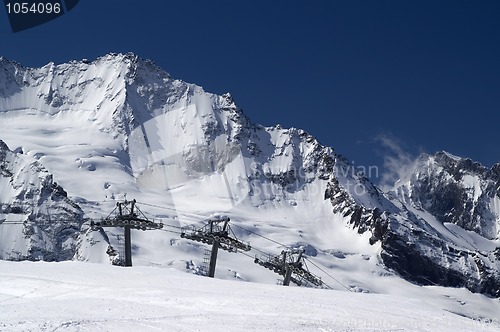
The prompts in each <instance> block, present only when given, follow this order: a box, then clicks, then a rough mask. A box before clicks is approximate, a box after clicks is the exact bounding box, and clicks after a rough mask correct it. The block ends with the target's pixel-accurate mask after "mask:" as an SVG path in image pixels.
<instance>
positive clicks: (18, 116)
mask: <svg viewBox="0 0 500 332" xmlns="http://www.w3.org/2000/svg"><path fill="white" fill-rule="evenodd" d="M0 139H1V140H3V141H4V142H6V143H7V145H8V146H9V147H10V148H11V149H12V150H11V151H9V150H8V149H7V148H6V147H4V149H3V150H5V151H6V155H8V156H9V157H8V158H7V159H8V160H9V161H7V163H6V166H5V168H6V169H13V168H12V167H14V166H12V165H13V163H15V162H14V161H13V160H14V159H16V158H17V159H19V160H24V162H25V163H33V162H36V164H37V165H43V166H40V169H43V170H44V171H39V172H33V173H29V174H30V175H29V178H30V179H32V178H33V179H35V178H39V177H40V176H42V175H43V174H44V173H43V172H49V173H50V174H53V179H55V181H57V183H58V184H59V185H60V186H61V187H57V188H60V189H58V191H57V192H59V191H60V192H64V193H66V194H64V197H65V200H64V202H66V201H67V202H68V203H67V204H68V206H72V207H73V208H74V209H75V210H74V213H76V212H78V211H79V214H78V213H77V215H78V218H76V219H77V220H78V221H77V224H76V225H75V226H76V231H75V232H73V233H71V238H72V239H73V240H74V241H76V242H72V243H76V244H75V247H74V248H73V247H72V248H73V251H71V253H73V255H72V256H71V254H69V252H68V254H67V255H60V251H56V250H54V251H53V257H52V258H51V259H55V260H65V259H70V258H71V257H72V258H73V259H75V260H84V261H90V262H110V261H116V255H117V253H118V252H120V247H121V246H123V235H122V231H121V230H120V229H111V230H109V231H108V230H106V233H104V232H103V231H102V230H101V231H93V230H92V229H90V228H89V223H88V222H83V220H84V217H85V218H91V219H99V218H103V217H106V216H107V215H108V214H109V213H110V212H111V211H112V210H113V208H114V207H115V205H116V202H117V201H118V200H122V199H124V198H125V197H127V198H131V199H132V198H135V199H137V200H138V201H139V203H138V204H139V205H140V206H141V209H142V210H143V211H144V212H146V214H148V215H149V216H151V217H154V218H157V219H161V220H162V222H164V223H165V224H166V225H169V226H167V227H174V228H170V230H171V231H173V232H168V230H169V228H166V229H165V230H164V231H146V232H139V231H133V234H132V238H133V256H134V264H139V265H159V266H167V267H175V268H178V269H181V270H188V271H191V272H195V273H198V271H199V265H201V263H202V260H203V252H204V250H205V249H206V247H205V246H203V245H201V244H198V243H193V242H191V241H188V240H185V239H180V238H179V236H178V235H176V234H175V230H178V228H175V227H186V226H190V225H195V226H200V225H201V222H202V221H203V220H204V219H205V218H206V217H207V216H209V215H211V214H214V213H224V214H227V215H229V216H230V217H231V219H232V222H233V223H234V225H237V226H239V227H234V231H235V233H236V236H237V237H238V238H241V239H243V240H246V241H250V242H251V243H252V247H254V248H258V249H259V254H260V253H262V252H265V253H275V254H278V253H279V252H280V251H281V250H282V249H283V246H286V247H288V248H299V247H301V248H305V250H306V255H307V256H308V257H309V258H311V259H314V262H316V264H318V267H320V266H322V267H323V268H321V270H319V269H316V270H315V271H314V272H315V273H317V274H322V277H323V278H328V275H330V277H331V275H332V274H334V275H335V280H334V281H331V280H330V281H331V283H333V284H334V285H333V287H334V288H340V289H343V288H344V287H345V288H348V289H350V290H352V291H362V292H377V291H383V290H386V289H387V288H386V287H383V286H381V285H386V284H387V283H391V282H394V278H398V277H397V276H398V275H400V276H402V277H404V278H406V279H408V280H411V281H413V282H416V283H418V284H423V285H433V284H437V285H443V286H458V287H467V288H468V289H470V290H472V291H474V292H482V293H485V294H489V295H493V296H497V297H498V296H499V293H498V290H499V289H500V277H499V275H498V273H499V272H498V271H499V270H500V266H499V263H498V262H499V258H498V255H499V254H498V252H499V250H500V249H498V248H499V246H500V242H499V239H498V237H499V235H498V234H499V233H498V230H499V229H500V228H499V222H500V219H499V214H498V206H499V205H498V197H499V196H498V171H495V169H497V168H498V167H497V168H492V169H491V170H486V169H484V168H483V167H481V166H479V165H477V164H474V163H472V162H468V161H466V160H461V159H458V158H453V157H450V158H449V159H450V160H449V161H447V162H445V159H446V158H448V157H447V156H448V155H446V154H437V155H436V156H433V157H431V156H427V157H425V156H424V157H422V158H420V159H419V162H418V163H417V164H416V166H415V169H414V171H413V173H412V174H408V176H407V178H405V179H401V180H400V181H399V182H398V183H397V184H396V185H395V187H394V189H393V191H391V192H389V193H382V192H381V191H380V190H379V189H378V188H376V187H375V186H374V185H373V184H372V183H370V181H369V180H368V179H367V178H366V177H365V176H364V175H363V174H360V173H358V172H356V171H355V170H354V169H353V167H352V165H351V164H350V163H349V161H348V160H346V159H345V158H344V157H342V156H339V155H337V154H336V153H334V151H333V150H332V149H331V148H329V147H325V146H322V145H321V144H320V143H319V142H318V141H317V140H316V139H315V138H314V137H313V136H311V135H309V134H308V133H306V132H304V131H303V130H300V129H295V128H290V129H284V128H281V126H275V127H263V126H260V125H257V124H255V123H253V122H252V121H251V120H250V119H248V118H247V117H246V116H245V115H244V114H243V112H242V111H241V109H239V108H238V107H237V106H236V104H235V103H234V101H233V100H232V98H231V96H230V95H229V94H225V95H222V96H218V95H215V94H211V93H207V92H205V91H204V90H203V89H202V88H201V87H199V86H196V85H193V84H188V83H185V82H183V81H180V80H176V79H173V78H172V77H170V75H168V74H167V73H166V72H164V71H163V70H162V69H160V68H158V67H157V66H156V65H155V64H154V63H153V62H151V61H148V60H143V59H140V58H139V57H137V56H136V55H133V54H109V55H106V56H104V57H101V58H99V59H97V60H95V61H92V62H90V61H87V60H83V61H79V62H78V61H73V62H70V63H67V64H60V65H55V64H53V63H50V64H48V65H46V66H44V67H42V68H25V67H23V66H21V65H20V64H17V63H15V62H12V61H9V60H7V59H4V58H0ZM12 151H16V152H15V153H14V152H12ZM9 158H10V159H9ZM426 158H427V159H426ZM4 159H5V158H4ZM425 159H426V160H427V161H426V160H425ZM446 160H448V159H446ZM19 163H21V162H20V161H19ZM19 167H21V166H16V169H17V168H19ZM2 170H3V168H2ZM45 170H46V171H45ZM2 172H4V171H2ZM9 172H10V173H9ZM9 172H7V173H5V172H4V173H5V174H4V173H2V176H3V177H4V180H2V181H3V182H2V188H3V186H8V185H7V184H8V183H12V181H17V180H15V179H14V177H13V174H14V173H15V172H14V171H13V170H11V171H9ZM11 173H12V174H11ZM47 174H48V173H47ZM495 176H496V177H495ZM47 177H48V175H47ZM13 179H14V180H13ZM9 181H10V182H9ZM51 181H54V180H52V178H51ZM31 182H33V181H31V180H26V181H24V182H20V183H21V184H20V185H19V188H20V189H19V190H21V191H23V190H24V191H26V190H27V188H28V187H29V186H30V185H31V184H30V183H31ZM4 183H5V184H4ZM33 185H34V186H35V187H37V188H41V187H40V186H42V185H41V184H39V182H36V181H35V182H33ZM50 185H52V182H50ZM62 188H64V189H62ZM495 190H496V191H495ZM41 191H42V189H40V192H41ZM450 193H452V194H453V195H454V196H453V195H451V194H450ZM16 195H17V196H16ZM54 195H55V194H54ZM54 195H52V196H54ZM18 196H19V194H18V192H16V191H15V189H12V190H11V189H8V190H7V191H5V192H4V193H2V197H1V198H2V203H3V204H4V205H6V206H7V204H12V202H13V201H14V200H15V199H18V202H19V204H24V205H32V206H34V207H35V208H36V209H37V211H42V212H43V211H49V212H48V213H46V214H45V215H41V214H38V215H36V214H35V216H36V217H30V216H32V215H33V212H31V211H25V212H24V214H23V217H22V218H18V219H14V220H21V219H22V221H27V223H26V224H27V225H31V224H33V223H30V221H38V222H39V221H43V223H45V224H49V225H53V224H54V216H53V215H54V214H55V212H53V211H56V210H57V209H56V207H55V206H54V205H47V204H49V203H43V200H42V201H40V199H39V198H38V197H36V199H35V198H33V197H31V196H19V198H15V197H18ZM42 196H43V195H42ZM52 196H50V195H48V196H47V195H45V196H43V197H44V198H45V199H49V198H48V197H50V204H52V203H51V202H52V201H56V200H57V198H56V197H52ZM141 203H143V204H142V205H141ZM43 204H46V205H43ZM68 209H69V208H68ZM9 211H10V210H6V209H3V210H2V211H1V212H2V213H1V214H0V220H2V219H5V220H8V221H12V218H13V215H12V213H10V212H9ZM69 211H73V210H69ZM9 213H10V214H9ZM49 214H50V218H49ZM73 215H75V214H73ZM30 218H31V219H30ZM33 218H35V219H33ZM69 218H70V216H69V215H68V216H65V217H60V218H59V219H60V223H62V220H69ZM73 219H75V217H73ZM73 219H71V220H73ZM16 227H17V226H16ZM19 227H21V226H19ZM19 232H20V230H17V231H16V228H15V226H14V225H9V224H8V223H7V222H5V223H3V224H0V236H2V238H1V242H0V249H1V250H2V252H3V253H4V256H3V258H4V259H18V258H19V259H26V258H28V259H38V258H43V259H46V260H47V259H48V258H47V257H48V256H47V254H44V256H43V257H40V256H28V255H24V256H19V257H17V256H13V255H11V254H7V253H11V252H12V243H16V245H20V244H19V243H21V242H18V241H17V238H18V237H19V234H20V233H19ZM33 236H34V235H33ZM33 236H31V235H30V237H28V238H27V241H28V240H29V241H33ZM47 238H48V242H49V243H50V245H52V246H53V247H54V248H56V247H57V248H59V247H61V245H60V244H57V243H60V242H61V241H59V240H55V239H56V238H57V236H55V235H50V236H49V237H47ZM75 239H76V240H75ZM58 241H59V242H58ZM63 243H66V241H63ZM20 246H22V247H23V248H24V244H23V245H20ZM27 248H29V247H27ZM47 248H49V247H47ZM17 250H18V251H19V250H20V249H17ZM27 250H28V249H27ZM47 250H48V251H50V250H49V249H47ZM252 254H255V253H252ZM118 255H119V253H118ZM70 256H71V257H70ZM245 259H246V258H245V257H243V258H241V256H238V255H234V254H231V253H222V254H221V256H220V260H219V262H218V271H223V270H226V271H228V274H227V275H226V276H224V275H221V274H220V273H219V275H218V277H219V278H237V279H239V280H246V281H258V282H265V283H272V282H274V281H275V279H276V277H277V275H275V274H273V273H272V272H269V271H266V270H263V269H261V268H260V267H259V266H257V265H255V264H253V262H252V260H247V261H245ZM310 268H311V270H313V269H314V267H313V266H311V267H310ZM325 270H328V271H329V273H328V274H325V273H324V272H325ZM325 280H327V279H325Z"/></svg>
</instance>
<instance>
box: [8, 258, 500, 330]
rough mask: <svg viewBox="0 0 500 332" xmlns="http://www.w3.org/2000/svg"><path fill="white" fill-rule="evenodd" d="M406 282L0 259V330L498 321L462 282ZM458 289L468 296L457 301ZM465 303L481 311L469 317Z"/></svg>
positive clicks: (436, 325)
mask: <svg viewBox="0 0 500 332" xmlns="http://www.w3.org/2000/svg"><path fill="white" fill-rule="evenodd" d="M395 286H397V285H395ZM412 287H414V292H413V294H412V296H411V297H408V296H406V297H402V296H398V295H388V294H366V293H352V292H347V291H336V290H325V289H310V288H299V287H283V286H278V285H269V284H267V285H266V284H256V283H249V282H242V281H237V280H220V279H211V278H206V277H201V276H196V275H189V274H186V273H182V272H179V271H177V270H175V269H171V268H161V267H132V268H122V267H114V266H109V265H105V264H93V263H82V262H60V263H47V262H6V261H0V330H1V331H220V330H225V331H450V332H451V331H453V332H455V331H499V329H500V325H499V324H498V320H496V318H497V317H499V314H500V303H499V301H498V300H493V299H487V298H486V297H484V296H482V295H477V294H471V293H469V292H467V291H465V290H460V289H455V290H452V289H445V288H433V287H417V286H412ZM429 294H433V295H432V296H429ZM456 296H465V297H466V298H467V300H466V302H465V301H464V302H461V303H459V302H457V301H456V299H454V297H456ZM445 303H447V304H446V305H445V307H443V304H445ZM453 303H454V304H453ZM470 307H474V308H475V310H476V311H477V313H479V312H482V315H483V316H481V317H480V316H478V317H471V318H468V317H465V316H467V315H469V314H471V312H470ZM468 311H469V312H468Z"/></svg>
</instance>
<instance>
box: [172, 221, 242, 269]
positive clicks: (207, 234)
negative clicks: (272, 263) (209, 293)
mask: <svg viewBox="0 0 500 332" xmlns="http://www.w3.org/2000/svg"><path fill="white" fill-rule="evenodd" d="M229 220H230V219H229V217H227V216H215V217H213V218H210V219H208V220H207V224H206V225H205V226H203V227H201V228H199V229H194V228H190V229H188V230H186V229H182V230H181V237H182V238H184V239H188V240H193V241H198V242H202V243H206V244H209V245H210V244H211V245H212V251H211V254H210V263H209V269H208V276H209V277H210V278H213V277H214V276H215V265H216V263H217V254H218V250H219V248H220V249H222V250H226V251H229V252H237V251H238V249H240V250H243V251H250V250H251V249H252V247H251V246H250V244H249V243H245V242H242V241H240V240H238V239H236V236H234V233H233V232H232V230H231V227H230V226H229ZM230 233H231V234H233V236H234V237H231V236H230Z"/></svg>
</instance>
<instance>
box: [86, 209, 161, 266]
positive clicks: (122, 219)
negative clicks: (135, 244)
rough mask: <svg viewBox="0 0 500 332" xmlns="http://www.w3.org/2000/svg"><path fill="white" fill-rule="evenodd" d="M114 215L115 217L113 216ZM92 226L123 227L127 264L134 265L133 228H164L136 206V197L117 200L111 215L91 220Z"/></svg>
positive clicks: (144, 229)
mask: <svg viewBox="0 0 500 332" xmlns="http://www.w3.org/2000/svg"><path fill="white" fill-rule="evenodd" d="M112 215H114V217H112ZM90 226H91V227H93V228H95V227H123V230H124V238H125V266H132V241H131V238H130V230H131V229H139V230H143V231H146V230H154V229H161V228H163V224H162V223H156V222H153V221H150V220H148V219H147V218H146V216H145V215H144V213H142V212H141V210H139V208H138V207H137V206H136V201H135V199H134V200H132V201H127V200H125V201H124V202H117V203H116V207H115V208H114V210H113V211H112V212H111V213H110V214H109V216H108V217H107V218H105V219H102V220H101V221H98V222H94V221H91V222H90Z"/></svg>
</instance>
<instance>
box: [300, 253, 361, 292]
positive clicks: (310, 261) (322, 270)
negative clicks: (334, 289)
mask: <svg viewBox="0 0 500 332" xmlns="http://www.w3.org/2000/svg"><path fill="white" fill-rule="evenodd" d="M304 259H305V260H307V261H309V263H311V264H312V265H314V266H315V267H316V268H318V269H319V270H320V271H321V272H323V273H324V274H326V275H327V276H329V277H330V278H332V280H334V281H335V282H337V283H338V284H339V285H341V286H342V287H344V288H345V289H347V290H348V291H349V292H352V290H351V289H350V288H349V287H347V286H346V285H344V284H343V283H341V282H340V281H338V280H337V279H335V278H334V277H333V276H332V275H331V274H329V273H328V272H326V271H325V270H324V269H322V268H321V267H319V266H318V265H317V264H315V263H314V262H313V261H312V260H310V259H309V258H304ZM327 286H328V285H327ZM328 287H330V286H328ZM330 288H331V287H330Z"/></svg>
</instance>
